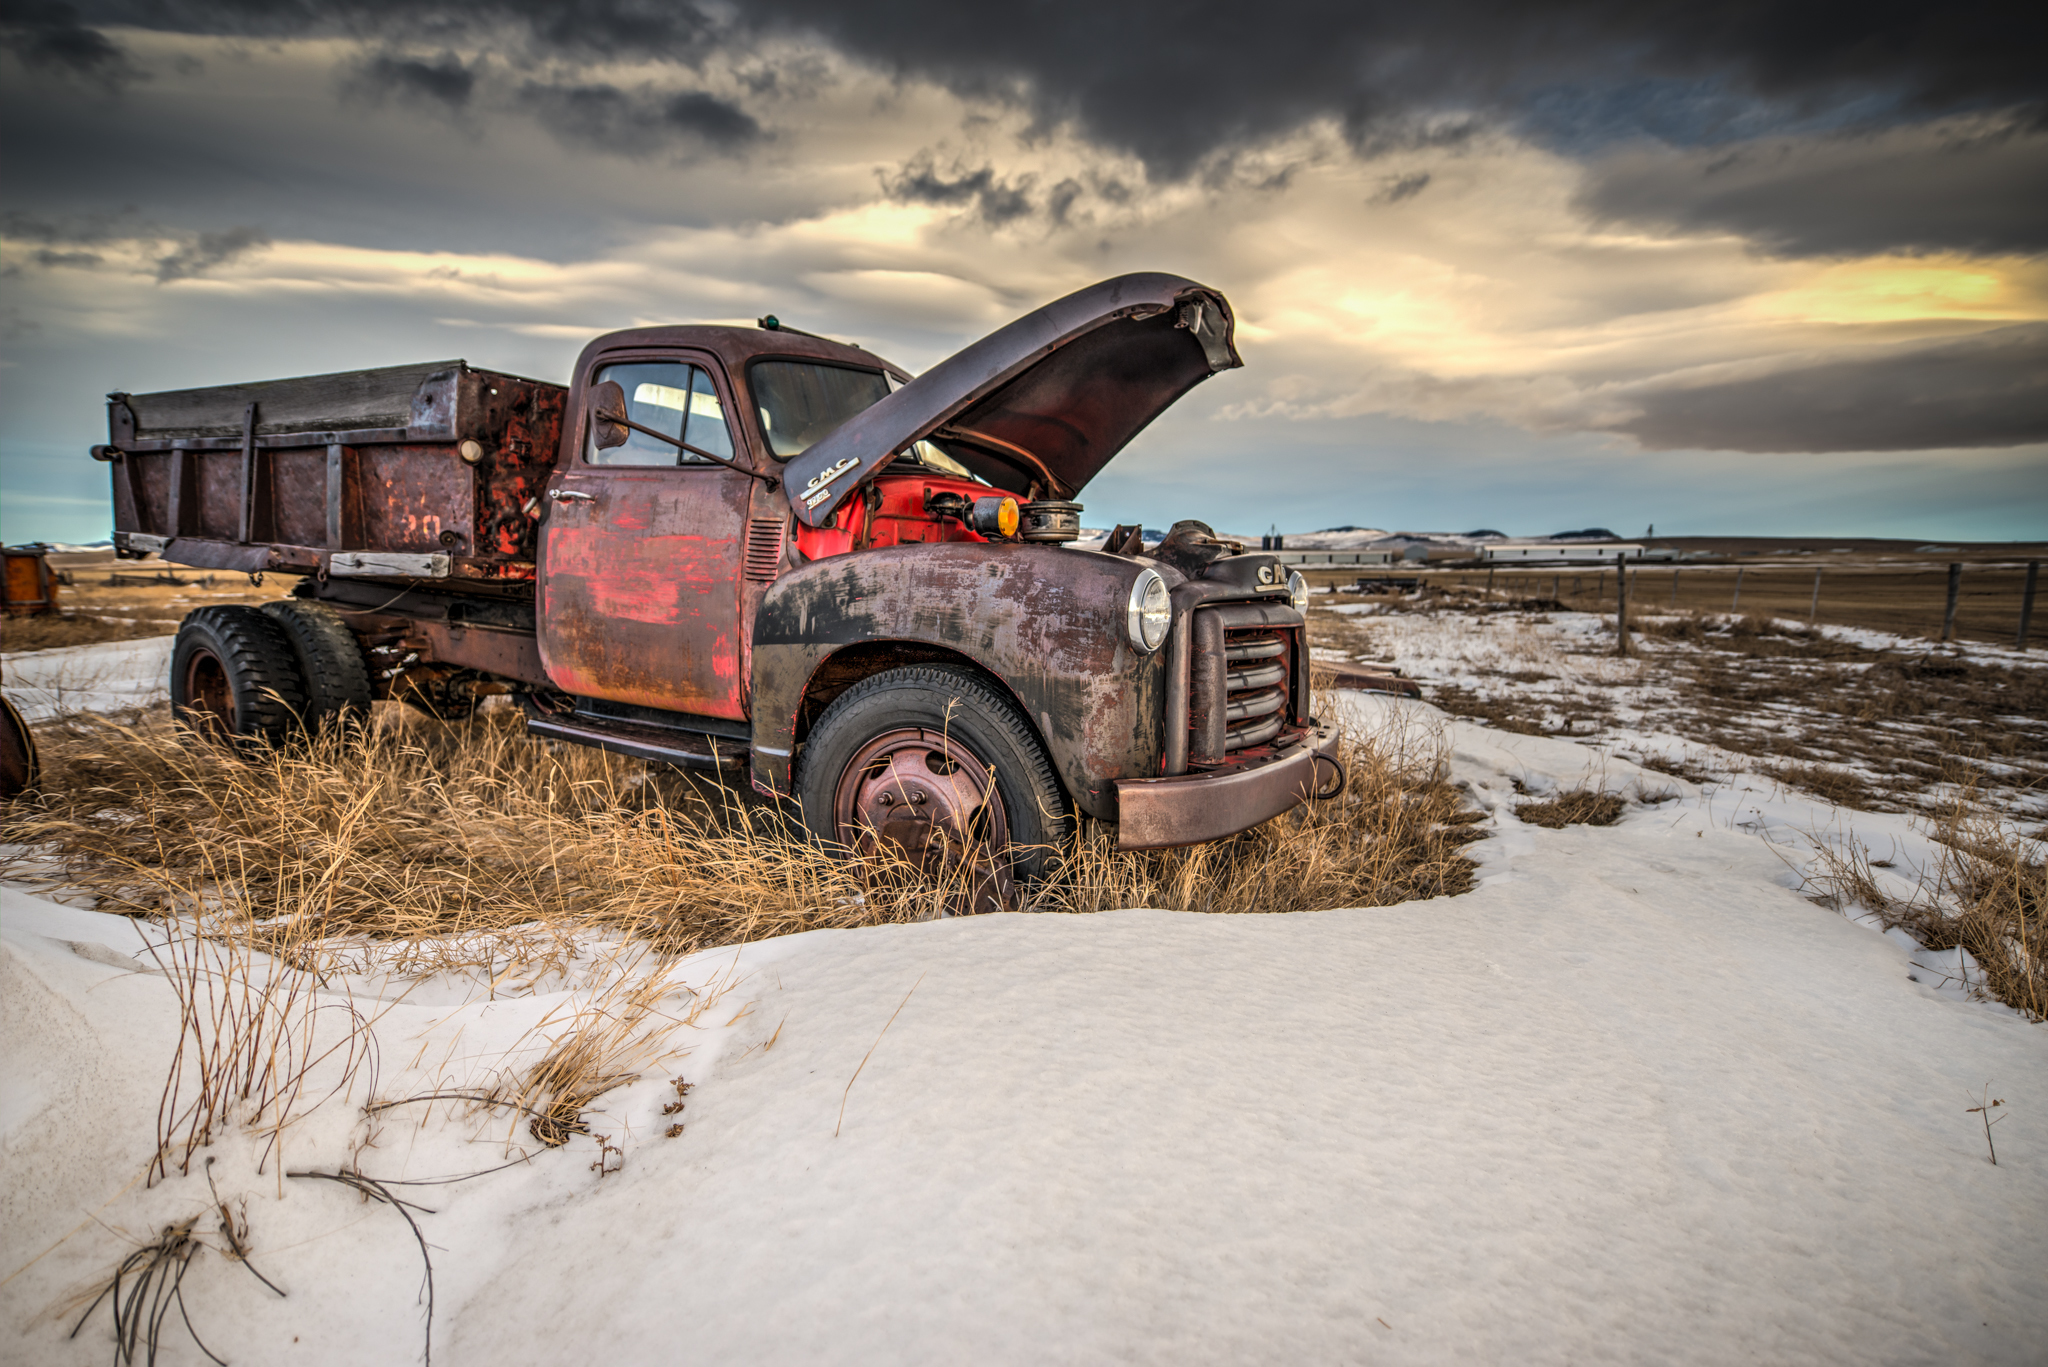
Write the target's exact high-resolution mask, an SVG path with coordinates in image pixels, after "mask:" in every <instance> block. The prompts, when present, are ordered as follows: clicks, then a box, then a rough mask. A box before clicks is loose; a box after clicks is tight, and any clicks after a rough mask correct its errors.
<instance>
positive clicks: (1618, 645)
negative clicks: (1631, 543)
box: [1614, 551, 1634, 655]
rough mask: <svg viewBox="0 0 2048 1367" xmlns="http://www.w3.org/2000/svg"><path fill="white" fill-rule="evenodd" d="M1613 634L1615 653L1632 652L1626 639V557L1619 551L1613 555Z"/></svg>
mask: <svg viewBox="0 0 2048 1367" xmlns="http://www.w3.org/2000/svg"><path fill="white" fill-rule="evenodd" d="M1614 635H1615V648H1614V653H1615V654H1617V655H1629V654H1633V653H1634V652H1633V650H1632V648H1631V646H1630V644H1629V639H1628V557H1627V555H1626V554H1625V553H1623V552H1620V551H1616V552H1615V555H1614Z"/></svg>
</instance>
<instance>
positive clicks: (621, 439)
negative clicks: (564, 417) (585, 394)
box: [588, 380, 631, 451]
mask: <svg viewBox="0 0 2048 1367" xmlns="http://www.w3.org/2000/svg"><path fill="white" fill-rule="evenodd" d="M588 402H589V404H590V438H591V440H592V441H593V442H594V443H596V445H597V449H598V450H600V451H609V450H611V449H612V448H613V447H614V446H624V445H625V444H626V438H627V437H628V436H630V435H631V434H630V433H629V432H627V430H626V425H625V424H624V423H622V422H616V421H614V422H607V421H605V420H606V419H607V418H623V417H625V416H626V391H625V390H623V389H621V388H619V382H618V381H617V380H606V381H605V382H604V383H603V384H599V385H592V386H591V388H590V397H589V400H588Z"/></svg>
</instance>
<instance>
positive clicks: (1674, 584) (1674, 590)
mask: <svg viewBox="0 0 2048 1367" xmlns="http://www.w3.org/2000/svg"><path fill="white" fill-rule="evenodd" d="M1671 606H1672V607H1677V606H1678V571H1677V570H1673V571H1671Z"/></svg>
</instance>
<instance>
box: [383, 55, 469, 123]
mask: <svg viewBox="0 0 2048 1367" xmlns="http://www.w3.org/2000/svg"><path fill="white" fill-rule="evenodd" d="M358 82H359V84H361V85H362V86H365V87H367V88H369V89H371V90H374V91H377V92H380V93H383V94H397V95H414V96H418V97H420V98H423V99H429V100H435V101H438V102H439V103H441V104H445V105H447V106H448V107H449V108H451V109H459V108H461V107H462V106H463V105H466V104H468V103H469V97H470V95H471V94H472V93H473V92H474V91H475V90H476V72H475V70H473V69H472V68H471V67H469V66H467V65H465V64H464V62H463V61H462V59H461V58H460V57H457V56H456V55H455V54H454V53H452V52H443V53H442V54H441V55H440V56H439V57H437V58H435V59H434V60H433V61H431V62H428V61H423V60H421V59H420V58H417V57H400V56H393V55H391V54H389V53H380V54H378V55H377V56H375V57H372V58H371V59H370V60H369V61H368V62H366V63H364V64H363V69H362V72H361V73H360V75H359V77H358Z"/></svg>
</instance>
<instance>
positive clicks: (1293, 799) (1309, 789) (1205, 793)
mask: <svg viewBox="0 0 2048 1367" xmlns="http://www.w3.org/2000/svg"><path fill="white" fill-rule="evenodd" d="M1333 769H1334V770H1335V771H1336V773H1337V775H1339V776H1340V777H1341V775H1342V774H1343V762H1342V761H1341V760H1339V759H1338V757H1337V732H1336V730H1335V729H1334V728H1332V727H1329V726H1324V725H1318V726H1316V727H1315V728H1314V729H1313V730H1311V731H1310V732H1308V734H1307V735H1305V736H1303V737H1302V739H1301V740H1300V741H1298V742H1296V743H1295V744H1294V745H1292V746H1290V747H1288V748H1286V749H1282V750H1277V751H1275V752H1273V753H1271V754H1268V755H1264V756H1261V757H1260V758H1258V759H1254V760H1247V761H1245V762H1243V763H1241V764H1233V765H1227V766H1225V767H1224V768H1222V769H1212V770H1210V771H1209V772H1207V773H1201V774H1180V775H1177V776H1176V777H1173V778H1126V779H1119V780H1117V785H1116V803H1117V838H1116V847H1117V848H1118V849H1119V850H1163V849H1167V848H1170V847H1172V846H1174V845H1198V844H1200V843H1201V842H1202V841H1204V840H1220V839H1222V838H1223V837H1224V836H1226V835H1236V834H1237V833H1238V832H1239V831H1248V830H1250V829H1251V828H1252V827H1254V826H1256V825H1258V824H1259V823H1260V822H1262V821H1269V820H1271V819H1272V818H1273V817H1276V816H1278V815H1280V814H1281V813H1282V812H1287V811H1292V810H1293V809H1294V808H1296V807H1298V806H1300V805H1301V804H1302V803H1303V802H1306V801H1308V800H1309V799H1310V798H1311V797H1314V796H1315V795H1316V794H1317V793H1324V795H1325V796H1328V795H1329V794H1328V793H1327V792H1326V791H1325V790H1326V789H1328V788H1329V786H1330V784H1329V775H1330V773H1331V771H1332V770H1333ZM1337 786H1338V788H1340V789H1341V788H1342V786H1343V785H1342V783H1341V782H1340V783H1339V784H1338V785H1337Z"/></svg>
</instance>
